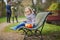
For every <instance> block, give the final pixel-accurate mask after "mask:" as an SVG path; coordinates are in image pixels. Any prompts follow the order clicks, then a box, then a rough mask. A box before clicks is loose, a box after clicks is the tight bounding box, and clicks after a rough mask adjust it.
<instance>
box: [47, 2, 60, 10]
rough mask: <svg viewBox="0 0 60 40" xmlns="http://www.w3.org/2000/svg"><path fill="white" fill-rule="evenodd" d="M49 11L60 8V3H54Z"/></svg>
mask: <svg viewBox="0 0 60 40" xmlns="http://www.w3.org/2000/svg"><path fill="white" fill-rule="evenodd" d="M48 10H49V11H51V10H60V3H52V4H51V5H50V7H49V8H48Z"/></svg>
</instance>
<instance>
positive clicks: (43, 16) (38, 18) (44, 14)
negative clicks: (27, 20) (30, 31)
mask: <svg viewBox="0 0 60 40" xmlns="http://www.w3.org/2000/svg"><path fill="white" fill-rule="evenodd" d="M48 14H49V12H40V13H38V14H37V16H36V22H35V25H36V26H37V27H35V29H37V28H39V27H41V25H43V23H44V21H45V20H46V17H47V16H48Z"/></svg>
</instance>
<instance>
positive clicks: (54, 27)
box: [4, 23, 60, 34]
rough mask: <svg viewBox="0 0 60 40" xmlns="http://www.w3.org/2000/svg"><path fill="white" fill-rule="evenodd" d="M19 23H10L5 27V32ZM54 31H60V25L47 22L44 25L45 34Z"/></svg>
mask: <svg viewBox="0 0 60 40" xmlns="http://www.w3.org/2000/svg"><path fill="white" fill-rule="evenodd" d="M17 24H19V23H14V24H10V25H9V26H7V27H6V28H5V30H4V31H5V32H10V31H12V30H11V29H10V27H13V26H16V25H17ZM52 32H60V26H57V25H53V24H47V23H46V24H45V26H44V28H43V31H42V33H43V34H49V33H52Z"/></svg>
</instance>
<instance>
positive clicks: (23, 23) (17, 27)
mask: <svg viewBox="0 0 60 40" xmlns="http://www.w3.org/2000/svg"><path fill="white" fill-rule="evenodd" d="M25 23H26V22H22V23H20V24H19V25H17V26H14V27H12V28H11V29H13V30H17V29H19V28H22V27H24V26H25Z"/></svg>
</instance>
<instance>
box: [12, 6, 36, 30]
mask: <svg viewBox="0 0 60 40" xmlns="http://www.w3.org/2000/svg"><path fill="white" fill-rule="evenodd" d="M25 16H26V18H27V20H26V21H23V22H22V23H20V24H19V25H17V26H15V27H13V28H12V29H13V30H17V29H20V28H22V27H25V25H26V24H32V27H35V14H34V12H32V9H31V8H30V7H26V8H25Z"/></svg>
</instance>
